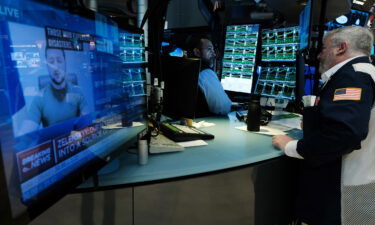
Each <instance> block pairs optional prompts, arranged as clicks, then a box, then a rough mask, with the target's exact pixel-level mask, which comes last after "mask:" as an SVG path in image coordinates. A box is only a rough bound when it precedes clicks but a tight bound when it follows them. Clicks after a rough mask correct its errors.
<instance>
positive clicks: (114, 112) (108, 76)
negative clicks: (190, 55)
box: [0, 0, 145, 224]
mask: <svg viewBox="0 0 375 225" xmlns="http://www.w3.org/2000/svg"><path fill="white" fill-rule="evenodd" d="M0 7H1V9H2V10H1V12H2V13H0V34H1V35H0V64H1V67H0V104H1V110H0V113H1V114H0V143H1V154H0V166H1V171H0V172H1V173H2V174H1V175H0V189H1V191H0V195H1V199H2V200H3V201H4V202H6V203H7V204H5V205H6V206H9V207H7V210H2V211H1V213H2V214H1V215H0V223H1V224H10V223H12V224H13V222H11V221H13V220H15V219H17V218H19V217H25V214H26V215H27V216H26V217H33V216H35V215H36V214H37V212H41V211H42V210H41V208H40V205H42V204H41V203H42V202H48V203H51V201H52V199H55V198H58V197H59V196H60V197H61V196H62V195H63V194H64V193H66V192H68V191H69V190H70V189H72V187H73V186H74V185H77V184H79V182H82V177H83V174H85V173H86V172H87V171H88V170H91V169H93V168H94V167H96V166H97V165H99V164H100V163H103V162H105V161H106V160H107V157H108V156H109V155H110V154H112V153H113V152H114V151H115V150H116V149H117V148H118V147H119V146H120V145H122V144H124V143H125V142H126V141H127V140H130V139H131V138H133V137H135V136H136V135H137V132H139V131H140V130H141V129H140V128H134V127H132V124H133V122H135V121H141V120H142V114H143V112H144V108H145V104H144V102H145V99H144V98H145V92H144V80H145V79H144V73H145V71H144V66H145V62H144V44H143V43H144V41H143V35H142V33H141V32H139V31H137V32H135V31H134V30H133V31H130V30H124V29H120V28H118V26H117V25H116V23H114V22H112V21H111V20H110V19H108V18H107V17H104V16H102V15H100V14H94V13H92V14H91V15H90V14H88V15H90V16H87V17H83V16H80V15H78V14H70V13H69V12H68V11H63V10H60V9H57V8H53V7H51V6H48V5H44V4H41V3H39V2H36V1H35V2H34V1H32V0H23V1H18V0H11V1H10V0H0ZM122 127H124V128H122ZM112 128H117V129H112ZM142 129H143V128H142ZM6 199H8V200H6ZM2 207H3V206H2ZM4 212H6V213H4Z"/></svg>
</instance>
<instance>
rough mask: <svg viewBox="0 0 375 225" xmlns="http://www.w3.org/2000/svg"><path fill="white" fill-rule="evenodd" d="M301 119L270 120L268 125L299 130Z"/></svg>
mask: <svg viewBox="0 0 375 225" xmlns="http://www.w3.org/2000/svg"><path fill="white" fill-rule="evenodd" d="M301 118H302V117H295V118H286V119H279V120H272V121H271V122H270V123H269V124H278V125H282V126H285V127H290V128H295V129H299V130H301Z"/></svg>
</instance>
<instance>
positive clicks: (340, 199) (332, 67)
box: [272, 27, 375, 225]
mask: <svg viewBox="0 0 375 225" xmlns="http://www.w3.org/2000/svg"><path fill="white" fill-rule="evenodd" d="M373 42H374V38H373V34H372V33H371V32H370V31H369V30H368V29H366V28H362V27H345V28H340V29H336V30H333V31H330V32H328V33H327V34H326V35H325V36H324V39H323V49H322V51H321V53H320V54H319V56H318V59H319V60H320V67H319V70H320V72H321V73H322V79H323V81H324V82H325V83H324V85H323V87H322V89H321V91H320V94H319V96H318V97H317V99H318V101H317V102H316V104H315V106H313V107H308V108H305V109H304V119H303V120H304V138H303V139H301V140H298V141H297V140H293V139H292V138H290V137H288V136H284V135H282V136H274V137H273V139H272V144H273V145H274V146H275V147H277V148H279V149H281V150H282V151H284V152H285V154H286V155H288V156H290V157H294V158H298V159H301V160H300V176H299V187H298V193H297V199H298V200H297V207H296V209H297V216H298V217H299V218H300V219H301V221H302V222H303V223H305V224H308V225H339V224H345V225H358V224H361V225H370V224H373V223H374V221H375V200H374V196H375V124H374V123H375V109H374V100H375V82H374V80H375V67H374V66H373V65H372V64H370V61H369V55H370V52H371V48H372V46H373Z"/></svg>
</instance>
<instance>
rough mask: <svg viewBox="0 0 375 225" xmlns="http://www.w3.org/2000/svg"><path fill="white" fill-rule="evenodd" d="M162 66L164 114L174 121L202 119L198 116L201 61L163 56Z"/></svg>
mask: <svg viewBox="0 0 375 225" xmlns="http://www.w3.org/2000/svg"><path fill="white" fill-rule="evenodd" d="M161 65H162V67H161V68H162V77H163V80H164V94H163V114H164V115H166V116H168V117H171V118H172V119H181V118H190V119H193V118H195V117H200V115H197V112H198V111H197V110H198V107H199V105H198V103H199V99H198V98H199V90H198V89H199V87H198V78H199V72H200V60H199V59H196V58H181V57H173V56H163V57H162V58H161Z"/></svg>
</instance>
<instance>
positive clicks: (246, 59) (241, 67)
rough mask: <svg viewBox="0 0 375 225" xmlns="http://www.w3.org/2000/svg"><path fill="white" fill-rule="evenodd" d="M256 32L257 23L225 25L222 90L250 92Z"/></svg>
mask: <svg viewBox="0 0 375 225" xmlns="http://www.w3.org/2000/svg"><path fill="white" fill-rule="evenodd" d="M258 33H259V25H258V24H248V25H231V26H227V31H226V38H225V47H224V58H223V67H222V68H223V71H222V75H221V84H222V85H223V88H224V90H226V91H233V92H240V93H248V94H250V92H251V88H252V84H253V75H254V68H255V60H256V54H257V46H258Z"/></svg>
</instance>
